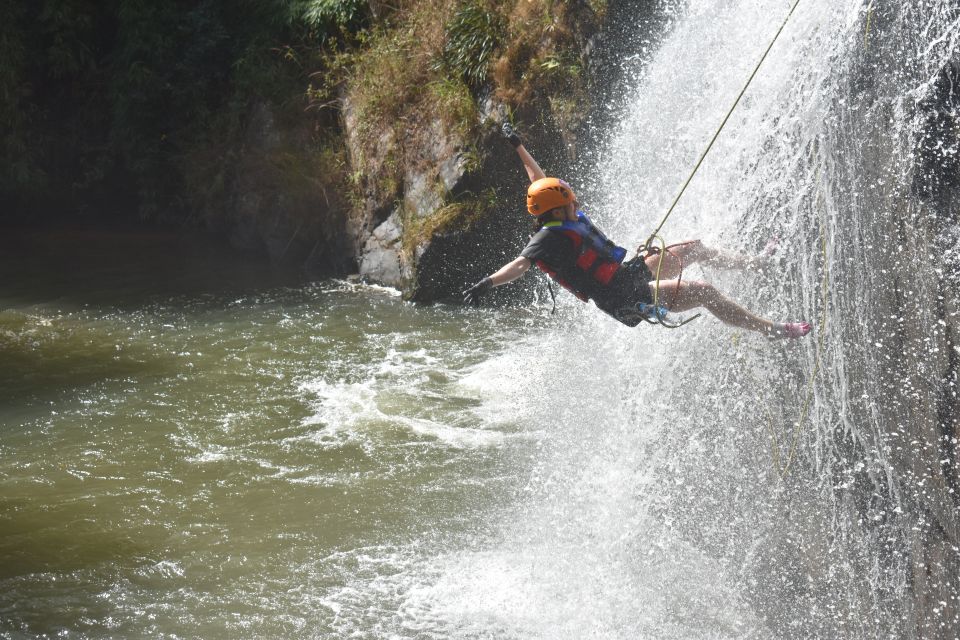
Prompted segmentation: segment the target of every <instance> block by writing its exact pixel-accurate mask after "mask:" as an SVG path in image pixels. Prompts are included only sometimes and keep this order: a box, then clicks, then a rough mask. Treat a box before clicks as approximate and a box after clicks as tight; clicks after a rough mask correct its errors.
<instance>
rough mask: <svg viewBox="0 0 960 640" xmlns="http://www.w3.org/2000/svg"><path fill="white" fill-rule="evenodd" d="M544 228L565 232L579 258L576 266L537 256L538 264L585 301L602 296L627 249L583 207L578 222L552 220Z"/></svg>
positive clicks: (561, 284)
mask: <svg viewBox="0 0 960 640" xmlns="http://www.w3.org/2000/svg"><path fill="white" fill-rule="evenodd" d="M543 229H546V230H547V231H548V232H549V233H562V234H563V235H564V236H566V237H567V238H569V239H570V241H571V244H572V246H571V250H572V251H573V254H574V255H575V256H576V260H575V261H574V264H573V267H572V269H571V268H570V267H567V266H561V265H551V264H547V263H546V262H544V261H543V260H537V262H536V265H537V267H539V269H540V270H541V271H543V272H544V273H545V274H547V275H548V276H550V277H551V278H552V279H553V280H555V281H556V282H557V284H559V285H560V286H562V287H563V288H565V289H567V290H568V291H570V292H571V293H572V294H573V295H575V296H577V297H578V298H580V299H581V300H583V301H584V302H586V301H587V300H590V299H591V298H597V297H598V296H602V295H603V292H604V290H605V289H606V287H608V286H609V285H610V281H611V280H612V279H613V276H614V274H616V273H617V271H619V269H620V263H622V262H623V259H624V257H626V255H627V250H626V249H624V248H623V247H618V246H617V245H615V244H614V243H613V242H612V241H610V240H608V239H607V237H606V236H605V235H603V232H602V231H600V230H599V229H597V228H596V227H595V226H593V223H592V222H590V219H589V218H587V216H585V215H584V214H583V212H580V211H578V212H577V221H576V222H571V221H569V220H564V221H562V222H560V221H555V222H548V223H546V224H545V225H543Z"/></svg>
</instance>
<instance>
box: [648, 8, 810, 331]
mask: <svg viewBox="0 0 960 640" xmlns="http://www.w3.org/2000/svg"><path fill="white" fill-rule="evenodd" d="M799 4H800V0H795V2H794V3H793V6H791V7H790V11H789V13H787V17H786V18H784V19H783V24H781V25H780V28H779V29H777V33H776V34H774V36H773V40H771V41H770V44H769V45H767V49H766V51H764V52H763V55H762V56H760V61H759V62H757V65H756V66H755V67H754V68H753V72H752V73H751V74H750V77H749V78H747V82H746V84H744V85H743V89H741V90H740V93H739V95H737V99H736V100H734V101H733V106H731V107H730V109H729V111H727V115H726V116H724V118H723V121H722V122H721V123H720V127H719V128H718V129H717V131H716V132H715V133H714V134H713V137H712V138H711V139H710V142H709V143H708V144H707V148H706V149H704V150H703V153H701V154H700V159H699V160H697V164H696V165H694V167H693V171H691V172H690V175H689V176H687V179H686V181H685V182H684V183H683V186H682V187H680V192H679V193H677V196H676V197H675V198H674V199H673V202H672V203H671V204H670V207H669V208H668V209H667V213H666V215H664V216H663V219H662V220H660V224H658V225H657V227H656V229H654V230H653V233H651V234H650V237H649V238H647V241H646V242H644V243H643V245H641V247H639V248H638V249H637V254H638V255H639V256H645V255H646V256H649V255H652V254H653V252H654V247H653V241H654V240H656V239H658V238H659V239H660V244H661V247H660V248H661V249H666V248H667V247H666V243H665V242H664V241H663V239H662V238H660V236H659V234H660V230H661V229H662V228H663V225H664V224H666V222H667V219H668V218H669V217H670V214H672V213H673V210H674V209H675V208H676V206H677V204H678V203H679V202H680V198H682V197H683V194H684V192H685V191H686V190H687V187H688V186H689V185H690V182H691V181H692V180H693V177H694V176H695V175H696V174H697V171H699V169H700V165H702V164H703V161H704V160H705V159H706V157H707V154H708V153H710V149H712V148H713V144H714V143H715V142H716V141H717V138H719V137H720V132H721V131H723V128H724V127H725V126H726V125H727V121H729V120H730V116H732V115H733V112H734V110H735V109H736V108H737V105H739V104H740V100H741V99H742V98H743V96H744V94H745V93H746V92H747V88H749V87H750V83H751V82H753V79H754V77H755V76H756V75H757V72H758V71H760V66H761V65H762V64H763V61H764V60H766V59H767V54H769V53H770V50H771V49H773V45H774V44H775V43H776V42H777V39H778V38H779V37H780V34H781V33H782V32H783V29H784V28H785V27H786V26H787V22H789V21H790V17H791V16H792V15H793V12H794V11H795V10H796V8H797V5H799ZM661 263H662V260H661ZM659 296H660V266H659V265H658V267H657V279H656V282H655V284H654V293H653V298H654V305H655V306H656V301H657V300H658V299H659ZM698 315H699V314H698ZM696 317H697V316H693V317H692V318H690V319H689V320H686V321H683V322H681V323H679V324H677V325H672V326H671V325H669V324H665V323H663V322H662V315H661V314H657V319H656V320H655V321H654V323H655V324H662V325H663V326H665V327H667V328H670V329H676V328H678V327H682V326H683V325H685V324H687V322H689V321H690V320H693V319H694V318H696Z"/></svg>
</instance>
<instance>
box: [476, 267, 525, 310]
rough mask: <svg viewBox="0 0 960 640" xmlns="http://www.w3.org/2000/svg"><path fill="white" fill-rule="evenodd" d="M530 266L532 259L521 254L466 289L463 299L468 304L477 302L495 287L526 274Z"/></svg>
mask: <svg viewBox="0 0 960 640" xmlns="http://www.w3.org/2000/svg"><path fill="white" fill-rule="evenodd" d="M529 268H530V260H528V259H527V258H524V257H523V256H520V257H519V258H517V259H515V260H513V261H511V262H508V263H507V264H505V265H503V266H502V267H500V268H499V269H497V271H496V272H495V273H493V274H491V275H489V276H487V277H486V278H484V279H483V280H481V281H480V282H478V283H477V284H475V285H473V286H472V287H470V288H469V289H467V290H466V291H464V292H463V301H464V302H466V303H467V304H477V303H478V302H479V301H480V296H482V295H483V294H484V293H486V292H487V291H489V290H490V289H492V288H494V287H499V286H500V285H502V284H507V283H508V282H513V281H514V280H516V279H517V278H519V277H520V276H522V275H523V274H525V273H526V272H527V269H529Z"/></svg>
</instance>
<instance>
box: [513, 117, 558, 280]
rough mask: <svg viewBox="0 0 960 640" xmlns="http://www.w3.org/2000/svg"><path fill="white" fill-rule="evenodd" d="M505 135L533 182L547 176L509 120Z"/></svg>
mask: <svg viewBox="0 0 960 640" xmlns="http://www.w3.org/2000/svg"><path fill="white" fill-rule="evenodd" d="M503 135H504V137H506V139H507V140H509V141H510V144H512V145H513V148H514V149H516V150H517V155H518V156H520V161H521V162H522V163H523V168H524V169H526V170H527V176H528V177H529V178H530V182H531V183H533V182H536V181H537V180H540V179H541V178H546V177H547V174H545V173H544V172H543V169H541V168H540V165H539V164H537V161H536V160H534V159H533V156H532V155H530V152H529V151H527V149H526V147H524V146H523V143H522V142H520V136H518V135H517V132H516V130H515V129H514V128H513V125H511V124H510V123H509V122H504V123H503ZM528 266H529V265H528Z"/></svg>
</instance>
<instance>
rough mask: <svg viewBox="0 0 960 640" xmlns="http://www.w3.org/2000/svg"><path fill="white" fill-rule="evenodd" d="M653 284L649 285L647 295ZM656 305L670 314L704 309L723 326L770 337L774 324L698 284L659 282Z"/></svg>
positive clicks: (695, 281) (711, 288)
mask: <svg viewBox="0 0 960 640" xmlns="http://www.w3.org/2000/svg"><path fill="white" fill-rule="evenodd" d="M654 287H655V283H653V282H651V283H650V292H651V294H652V293H653V291H654ZM659 303H660V304H661V305H663V306H665V307H667V308H668V309H669V310H670V311H688V310H690V309H693V308H695V307H704V308H706V309H707V311H709V312H710V313H712V314H713V315H714V316H716V317H717V319H718V320H720V321H721V322H723V323H724V324H729V325H732V326H734V327H740V328H741V329H749V330H750V331H757V332H760V333H767V334H772V333H774V329H775V326H776V325H775V324H774V323H773V322H771V321H770V320H765V319H764V318H761V317H760V316H757V315H754V314H753V313H750V312H749V311H747V310H746V309H744V308H743V307H741V306H740V305H738V304H737V303H735V302H734V301H733V300H730V299H729V298H727V297H725V296H724V295H723V294H721V293H720V292H719V291H717V290H716V289H715V288H714V286H713V285H711V284H709V283H706V282H700V281H699V280H692V281H691V280H683V281H677V280H666V281H664V280H661V281H660V294H659Z"/></svg>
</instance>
